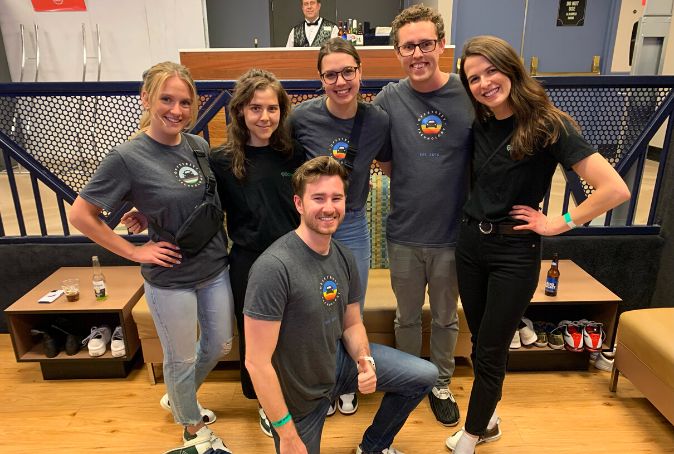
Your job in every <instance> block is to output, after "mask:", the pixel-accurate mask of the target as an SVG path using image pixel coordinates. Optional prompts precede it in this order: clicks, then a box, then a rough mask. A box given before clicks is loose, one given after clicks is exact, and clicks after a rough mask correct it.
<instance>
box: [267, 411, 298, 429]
mask: <svg viewBox="0 0 674 454" xmlns="http://www.w3.org/2000/svg"><path fill="white" fill-rule="evenodd" d="M291 419H293V418H292V416H290V412H288V413H286V415H285V416H284V417H283V418H281V419H279V420H278V421H273V422H272V423H271V425H272V426H274V427H276V428H279V427H281V426H282V425H284V424H286V423H287V422H288V421H290V420H291Z"/></svg>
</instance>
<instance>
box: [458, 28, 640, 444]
mask: <svg viewBox="0 0 674 454" xmlns="http://www.w3.org/2000/svg"><path fill="white" fill-rule="evenodd" d="M461 61H462V65H461V70H460V76H461V81H462V82H463V85H464V87H465V88H466V91H467V92H468V94H469V96H470V97H471V100H472V102H473V106H474V108H475V111H476V120H475V124H474V127H473V131H474V144H475V145H474V152H473V175H472V188H471V192H470V196H469V200H468V201H467V202H466V205H465V206H464V219H463V221H462V225H461V230H460V233H459V239H458V244H457V251H456V261H457V275H458V281H459V293H460V296H461V301H462V304H463V309H464V312H465V314H466V320H467V322H468V326H469V328H470V331H471V339H472V342H473V351H472V355H471V357H472V360H473V368H474V374H475V380H474V383H473V389H472V392H471V396H470V402H469V405H468V414H467V416H466V424H465V428H464V429H462V430H460V431H458V432H457V433H455V434H454V435H453V436H451V437H449V438H448V439H447V442H446V444H447V447H449V448H450V449H452V450H454V452H455V453H457V454H463V453H470V454H472V453H473V452H474V449H475V445H476V444H478V443H482V442H487V441H495V440H497V439H498V438H499V437H500V436H501V432H500V428H499V422H500V420H499V418H498V416H497V414H496V406H497V404H498V402H499V400H500V399H501V392H502V385H503V379H504V377H505V371H506V362H507V357H508V348H509V344H510V341H511V339H512V338H513V334H514V332H515V330H516V329H517V328H518V324H519V322H520V320H521V318H522V316H523V315H524V311H525V310H526V308H527V306H528V304H529V301H530V300H531V297H532V296H533V293H534V291H535V289H536V286H537V284H538V276H539V271H540V262H541V253H540V237H541V236H548V235H557V234H559V233H562V232H565V231H567V230H570V229H571V228H573V227H575V226H576V224H578V225H580V224H583V223H586V222H588V221H590V220H591V219H593V218H595V217H596V216H599V215H601V214H602V213H605V212H606V211H607V210H610V209H611V208H613V207H615V206H617V205H618V204H620V203H622V202H624V201H625V200H627V199H628V198H629V196H630V194H629V191H628V189H627V186H626V185H625V183H624V182H623V180H622V179H621V177H620V176H619V175H618V174H617V173H616V171H615V170H614V169H613V167H611V165H610V164H609V163H608V162H607V161H606V160H605V159H604V158H603V157H602V156H601V155H599V154H598V153H596V152H595V151H594V150H593V149H592V147H591V146H590V145H589V144H588V143H587V142H586V141H585V140H584V139H583V138H582V137H581V136H580V134H579V132H578V129H577V126H576V123H575V121H574V120H573V119H572V118H571V117H570V116H569V115H567V114H566V113H564V112H562V111H560V110H559V109H557V108H556V107H555V106H554V105H553V104H552V103H551V102H550V100H549V99H548V97H547V95H546V93H545V91H544V90H543V88H542V87H541V85H540V84H539V83H538V82H537V81H535V80H534V79H533V78H531V76H529V75H528V74H527V73H526V71H525V69H524V66H523V65H522V62H521V60H520V58H519V56H518V55H517V53H516V52H515V50H514V49H513V48H512V47H511V46H510V45H509V44H508V43H506V42H505V41H503V40H502V39H500V38H496V37H493V36H478V37H475V38H472V39H470V40H469V41H468V42H467V43H466V44H465V46H464V49H463V55H462V57H461ZM558 163H559V164H562V165H563V166H564V167H565V168H567V169H573V170H574V171H575V172H576V173H577V174H578V175H580V176H581V177H582V178H583V179H584V180H585V181H587V182H588V184H590V185H591V186H592V187H594V188H595V190H594V192H593V193H592V194H591V195H590V196H589V197H588V198H587V199H586V200H585V201H583V202H582V203H581V204H580V205H578V206H577V207H574V208H572V209H571V210H570V211H569V212H568V213H566V214H564V215H563V216H559V215H558V216H552V215H551V216H546V215H544V214H543V213H541V211H540V210H539V204H540V202H541V201H542V200H543V197H544V196H545V193H546V191H547V189H548V187H549V186H550V182H551V180H552V175H553V173H554V171H555V168H556V166H557V164H558Z"/></svg>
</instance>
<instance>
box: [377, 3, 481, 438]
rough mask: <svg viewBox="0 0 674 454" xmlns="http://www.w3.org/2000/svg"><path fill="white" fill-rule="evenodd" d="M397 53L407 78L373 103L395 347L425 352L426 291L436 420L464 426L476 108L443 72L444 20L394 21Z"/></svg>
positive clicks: (431, 14)
mask: <svg viewBox="0 0 674 454" xmlns="http://www.w3.org/2000/svg"><path fill="white" fill-rule="evenodd" d="M392 34H393V37H394V47H395V51H396V55H397V57H398V60H399V61H400V64H401V65H402V68H403V70H404V71H405V72H406V73H407V75H408V77H407V78H405V79H402V80H401V81H400V82H398V83H392V84H389V85H387V86H386V87H384V89H383V90H382V91H381V93H379V94H378V95H377V97H376V98H375V100H374V103H375V104H377V105H379V106H380V107H382V108H383V109H384V110H385V111H386V112H388V114H389V117H390V121H391V124H390V131H391V140H390V147H389V148H388V149H385V150H382V152H381V153H380V154H379V155H378V156H377V160H378V161H379V165H380V166H381V168H382V170H383V171H384V173H386V174H387V175H389V176H390V177H391V211H390V214H389V216H388V220H387V226H386V239H387V245H388V255H389V263H390V270H391V286H392V287H393V292H394V293H395V295H396V300H397V304H398V307H397V311H396V319H395V334H396V346H397V347H398V348H399V349H400V350H402V351H405V352H407V353H410V354H413V355H417V356H418V355H420V354H421V339H422V337H421V312H422V306H423V304H424V294H425V292H426V288H428V295H429V301H430V306H431V315H432V324H431V342H430V344H431V345H430V353H431V362H432V363H433V364H435V365H436V366H437V367H438V370H439V372H440V375H439V377H438V381H437V382H436V384H435V386H434V387H433V389H432V391H431V393H429V400H430V406H431V409H432V410H433V414H434V415H435V417H436V419H437V420H438V421H439V422H440V423H442V424H444V425H447V426H454V425H456V424H457V423H458V422H459V408H458V406H457V404H456V401H455V400H454V396H453V395H452V393H451V391H450V390H449V383H450V381H451V377H452V374H453V373H454V347H455V345H456V339H457V335H458V332H459V323H458V316H457V303H458V286H457V280H456V266H455V257H454V251H455V246H456V235H457V230H458V226H459V218H460V213H461V207H462V206H463V204H464V202H465V197H466V190H467V185H468V181H467V176H468V165H469V156H470V150H471V148H472V143H471V142H472V139H471V137H472V133H471V131H472V129H471V128H472V122H473V109H472V106H471V104H470V100H469V98H468V96H467V94H466V92H465V90H464V89H463V86H462V85H461V81H460V80H459V78H458V77H457V76H456V75H455V74H449V73H445V72H442V71H441V70H440V67H439V60H440V55H441V54H442V53H443V52H444V49H445V32H444V25H443V21H442V17H441V16H440V14H438V13H437V12H436V11H435V10H433V9H431V8H428V7H425V6H422V5H414V6H411V7H410V8H407V9H405V10H404V11H402V12H401V13H400V14H399V15H398V16H397V17H396V18H395V19H394V21H393V24H392Z"/></svg>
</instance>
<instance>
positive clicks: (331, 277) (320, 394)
mask: <svg viewBox="0 0 674 454" xmlns="http://www.w3.org/2000/svg"><path fill="white" fill-rule="evenodd" d="M362 297H363V292H362V290H361V286H360V280H359V277H358V272H357V269H356V261H355V259H354V257H353V255H352V254H351V251H349V250H348V249H347V248H346V247H344V246H342V245H341V244H340V243H339V242H337V241H334V240H333V241H332V242H331V243H330V252H329V253H328V255H320V254H318V253H316V252H315V251H313V250H312V249H311V248H309V246H307V245H306V243H304V241H302V239H301V238H300V237H299V236H297V233H295V231H292V232H289V233H287V234H286V235H284V236H282V237H281V238H279V239H278V240H276V241H275V242H274V244H272V245H271V246H269V248H268V249H267V250H266V251H265V252H263V253H262V255H261V256H260V257H259V258H258V259H257V261H256V262H255V263H254V264H253V267H252V268H251V271H250V278H249V281H248V288H247V290H246V302H245V305H244V309H243V313H244V314H246V315H247V316H248V317H251V318H254V319H257V320H269V321H281V330H280V332H279V337H278V343H277V345H276V350H275V351H274V355H273V357H272V364H273V366H274V369H275V370H276V374H277V375H278V378H279V381H280V383H281V390H282V391H283V397H284V398H285V401H286V404H287V405H288V410H290V414H291V415H293V417H301V416H304V415H306V414H308V413H310V412H311V411H312V410H314V409H315V408H316V406H317V405H318V404H319V401H320V399H322V398H325V397H327V396H328V395H329V393H330V391H331V390H332V388H333V387H334V385H335V374H336V357H335V355H336V351H337V342H339V340H340V339H341V337H342V330H343V322H344V312H345V311H346V305H347V304H354V303H358V302H359V301H360V300H361V299H362Z"/></svg>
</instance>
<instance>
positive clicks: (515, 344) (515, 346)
mask: <svg viewBox="0 0 674 454" xmlns="http://www.w3.org/2000/svg"><path fill="white" fill-rule="evenodd" d="M521 346H522V342H521V341H520V330H519V329H517V330H515V335H514V336H513V340H511V341H510V349H511V350H516V349H518V348H520V347H521Z"/></svg>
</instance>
